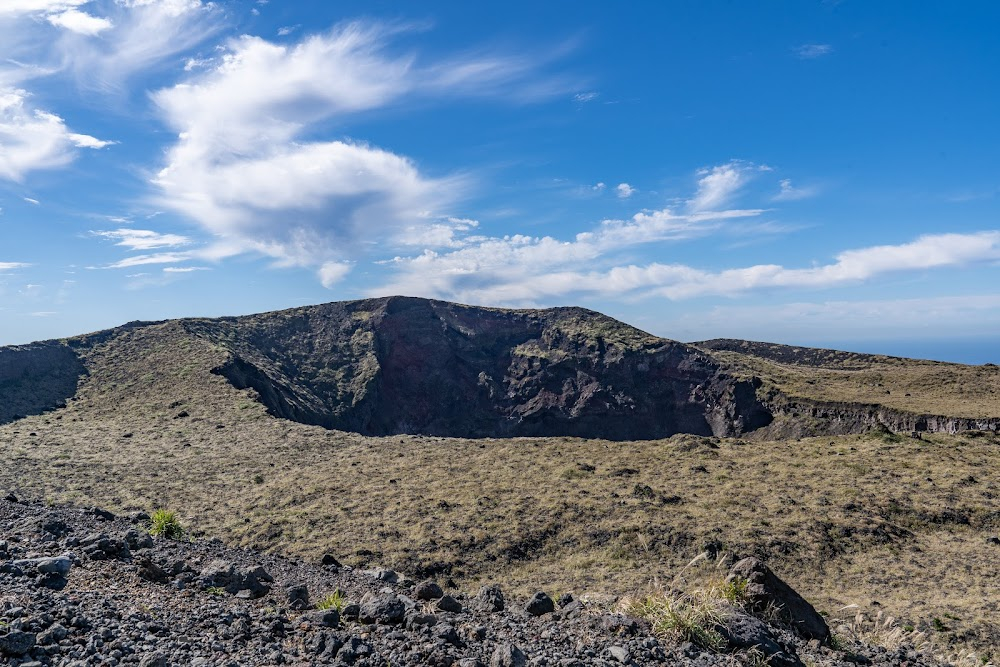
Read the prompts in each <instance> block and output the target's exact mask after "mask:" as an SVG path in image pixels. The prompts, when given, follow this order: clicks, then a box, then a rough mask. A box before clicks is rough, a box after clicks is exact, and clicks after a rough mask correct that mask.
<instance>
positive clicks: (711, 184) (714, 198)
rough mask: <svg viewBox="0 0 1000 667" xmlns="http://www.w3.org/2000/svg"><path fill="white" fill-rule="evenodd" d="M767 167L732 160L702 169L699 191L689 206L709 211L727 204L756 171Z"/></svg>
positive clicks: (695, 209) (692, 208)
mask: <svg viewBox="0 0 1000 667" xmlns="http://www.w3.org/2000/svg"><path fill="white" fill-rule="evenodd" d="M761 169H764V170H766V169H767V167H763V168H760V167H755V166H754V165H752V164H750V163H747V162H742V161H740V160H732V161H730V162H728V163H726V164H722V165H718V166H715V167H712V168H711V169H701V170H700V171H699V172H698V175H699V176H701V178H700V179H698V192H697V193H696V194H695V196H694V197H693V198H692V199H689V200H688V202H687V204H688V208H689V209H690V210H692V211H709V210H714V209H717V208H719V207H721V206H724V205H726V204H727V203H728V202H729V201H730V200H731V199H732V198H733V197H734V196H735V195H736V193H738V192H739V191H740V189H741V188H742V187H743V186H744V185H746V183H747V182H748V181H749V180H750V178H751V176H752V175H753V172H754V171H759V170H761Z"/></svg>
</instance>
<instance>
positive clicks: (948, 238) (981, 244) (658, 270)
mask: <svg viewBox="0 0 1000 667" xmlns="http://www.w3.org/2000/svg"><path fill="white" fill-rule="evenodd" d="M736 213H746V214H749V213H750V212H736ZM641 216H642V217H640V216H636V217H635V218H633V220H631V221H628V222H625V221H617V222H616V221H609V222H606V223H604V224H603V225H602V227H601V229H600V230H598V231H597V232H594V233H588V234H580V235H578V236H577V239H576V241H572V242H565V241H557V240H556V239H553V238H549V237H545V238H533V237H525V236H513V237H505V238H502V239H488V240H485V241H482V242H480V243H478V244H475V245H470V246H468V247H464V248H461V249H459V250H455V251H452V252H448V253H443V254H439V253H436V252H433V251H425V252H424V253H423V254H422V255H419V256H416V257H409V258H396V259H395V260H394V262H393V264H394V265H395V267H396V270H397V275H396V276H395V278H394V279H393V280H392V281H391V282H389V283H388V284H386V285H383V286H381V287H379V288H378V289H376V290H372V293H373V294H388V293H402V294H415V295H422V296H429V297H436V298H443V299H455V300H459V301H463V302H466V303H505V304H511V305H517V304H530V303H536V302H539V301H545V300H548V299H555V298H565V297H566V296H567V295H571V294H591V295H601V296H615V297H616V298H617V297H624V296H629V295H631V296H633V297H635V296H652V295H659V296H662V297H666V298H668V299H687V298H692V297H697V296H704V295H723V296H735V295H738V294H741V293H745V292H748V291H753V290H762V289H774V288H809V289H824V288H830V287H835V286H838V285H844V284H856V283H863V282H865V281H868V280H872V279H874V278H877V277H879V276H882V275H885V274H889V273H894V272H902V271H923V270H928V269H935V268H945V267H955V268H960V267H965V266H970V265H975V264H979V263H984V262H995V261H998V260H1000V231H988V232H980V233H972V234H937V235H927V236H922V237H920V238H918V239H916V240H915V241H912V242H910V243H904V244H901V245H886V246H875V247H870V248H862V249H858V250H848V251H845V252H842V253H840V254H839V255H837V256H836V258H835V261H834V262H832V263H830V264H826V265H821V266H814V267H810V268H787V267H783V266H780V265H755V266H749V267H744V268H736V269H727V270H723V271H706V270H703V269H698V268H696V267H692V266H688V265H684V264H662V263H651V264H647V265H643V266H639V265H634V264H633V265H621V266H613V267H612V268H610V269H605V270H600V269H592V270H589V271H581V270H580V269H579V267H580V266H594V265H597V264H599V263H607V262H608V261H609V260H610V259H611V258H610V257H609V254H610V253H612V252H613V251H614V250H616V249H620V248H623V247H627V246H630V245H636V244H641V243H647V242H650V241H651V240H671V239H680V238H686V237H690V236H692V235H697V234H699V233H704V231H705V228H704V227H702V226H700V225H701V224H703V223H704V222H707V221H706V220H701V221H699V220H692V219H691V218H690V217H687V216H676V215H673V214H671V213H669V212H668V211H658V212H654V213H652V214H641Z"/></svg>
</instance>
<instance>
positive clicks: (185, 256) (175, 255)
mask: <svg viewBox="0 0 1000 667" xmlns="http://www.w3.org/2000/svg"><path fill="white" fill-rule="evenodd" d="M191 259H194V256H193V255H192V254H191V253H187V252H160V253H153V254H149V255H135V256H133V257H126V258H125V259H123V260H120V261H117V262H114V263H113V264H108V265H107V266H105V267H88V268H105V269H128V268H131V267H133V266H147V265H150V264H179V263H181V262H187V261H190V260H191Z"/></svg>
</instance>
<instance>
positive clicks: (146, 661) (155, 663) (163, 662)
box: [139, 653, 167, 667]
mask: <svg viewBox="0 0 1000 667" xmlns="http://www.w3.org/2000/svg"><path fill="white" fill-rule="evenodd" d="M139 667H167V656H165V655H163V654H162V653H150V654H149V655H147V656H143V658H142V660H140V661H139Z"/></svg>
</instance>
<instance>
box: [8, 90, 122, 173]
mask: <svg viewBox="0 0 1000 667" xmlns="http://www.w3.org/2000/svg"><path fill="white" fill-rule="evenodd" d="M110 143H112V142H107V141H101V140H100V139H96V138H94V137H91V136H88V135H85V134H77V133H74V132H70V131H69V129H68V128H67V127H66V123H65V122H64V121H63V119H62V118H60V117H59V116H56V115H55V114H52V113H48V112H46V111H42V110H40V109H34V108H32V107H31V106H30V105H29V104H28V95H27V93H26V92H25V91H24V90H19V89H0V179H7V180H12V181H21V180H22V179H23V177H24V176H25V175H26V174H27V173H29V172H32V171H37V170H40V169H54V168H58V167H63V166H65V165H67V164H69V163H70V162H72V160H73V158H74V157H75V156H76V150H75V149H76V148H103V147H104V146H107V145H109V144H110Z"/></svg>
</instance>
